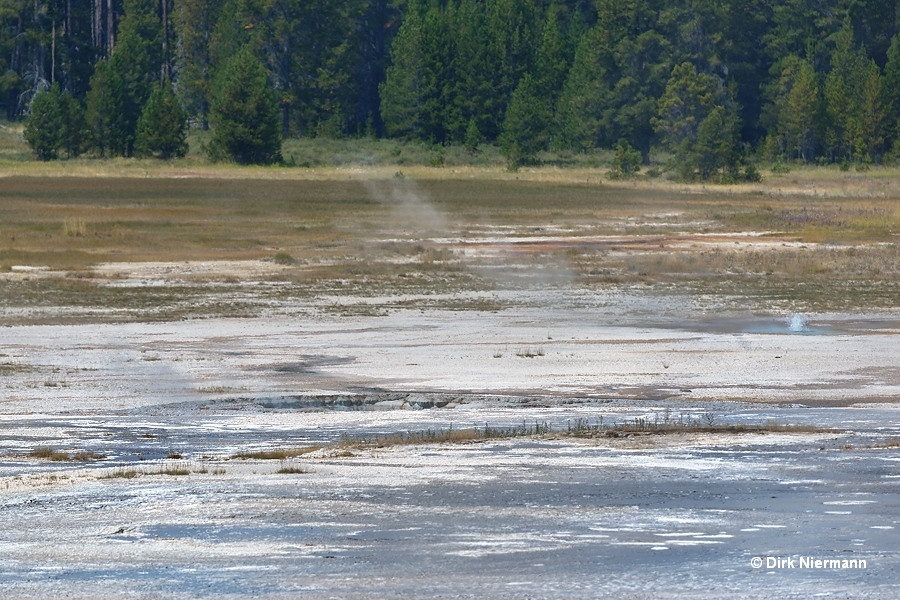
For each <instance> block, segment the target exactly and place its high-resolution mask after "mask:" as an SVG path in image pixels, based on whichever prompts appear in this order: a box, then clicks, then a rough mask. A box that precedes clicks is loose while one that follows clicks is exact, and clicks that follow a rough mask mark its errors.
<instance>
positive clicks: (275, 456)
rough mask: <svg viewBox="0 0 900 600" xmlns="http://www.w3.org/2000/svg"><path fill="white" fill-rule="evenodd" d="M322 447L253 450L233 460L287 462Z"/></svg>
mask: <svg viewBox="0 0 900 600" xmlns="http://www.w3.org/2000/svg"><path fill="white" fill-rule="evenodd" d="M320 449H321V446H303V447H301V448H276V449H274V450H253V451H246V452H238V453H237V454H235V455H234V456H232V458H239V459H243V460H281V461H283V460H287V459H289V458H296V457H298V456H303V455H304V454H309V453H310V452H315V451H316V450H320Z"/></svg>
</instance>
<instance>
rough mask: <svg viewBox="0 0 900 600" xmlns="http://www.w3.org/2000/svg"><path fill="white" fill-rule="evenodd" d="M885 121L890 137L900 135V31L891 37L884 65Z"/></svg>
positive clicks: (894, 137)
mask: <svg viewBox="0 0 900 600" xmlns="http://www.w3.org/2000/svg"><path fill="white" fill-rule="evenodd" d="M883 83H884V87H883V89H884V122H885V125H886V127H885V128H886V130H887V132H888V137H890V138H891V139H894V140H896V139H897V137H898V135H900V33H898V34H897V35H895V36H894V37H893V39H891V46H890V48H888V52H887V64H885V65H884V82H883Z"/></svg>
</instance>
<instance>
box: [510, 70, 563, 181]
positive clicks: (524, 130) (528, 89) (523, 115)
mask: <svg viewBox="0 0 900 600" xmlns="http://www.w3.org/2000/svg"><path fill="white" fill-rule="evenodd" d="M549 122H550V109H549V106H548V103H547V99H546V98H544V97H542V96H541V95H540V88H539V86H538V85H537V83H536V82H535V81H534V79H533V78H532V77H531V75H530V74H528V75H525V77H523V78H522V81H521V82H520V83H519V87H517V88H516V91H515V92H513V97H512V100H511V101H510V103H509V108H508V109H507V110H506V119H505V120H504V121H503V133H502V134H501V135H500V139H499V142H500V148H501V150H502V151H503V154H504V156H506V158H507V160H508V161H509V165H510V167H511V168H513V169H516V168H518V167H520V166H521V165H523V164H527V163H529V162H532V161H534V159H535V156H536V155H537V153H538V152H540V151H541V150H543V149H544V148H546V146H547V142H548V136H547V126H548V124H549Z"/></svg>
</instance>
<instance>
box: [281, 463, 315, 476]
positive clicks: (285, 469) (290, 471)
mask: <svg viewBox="0 0 900 600" xmlns="http://www.w3.org/2000/svg"><path fill="white" fill-rule="evenodd" d="M275 472H276V473H280V474H282V475H303V474H307V473H312V470H311V469H308V468H306V467H303V466H300V465H297V464H290V463H281V467H280V468H279V469H278V470H277V471H275Z"/></svg>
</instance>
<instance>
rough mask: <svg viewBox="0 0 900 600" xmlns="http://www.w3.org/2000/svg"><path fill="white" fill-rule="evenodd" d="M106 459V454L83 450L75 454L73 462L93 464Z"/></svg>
mask: <svg viewBox="0 0 900 600" xmlns="http://www.w3.org/2000/svg"><path fill="white" fill-rule="evenodd" d="M104 458H106V455H105V454H99V453H97V452H91V451H89V450H82V451H80V452H76V453H75V454H73V455H72V458H71V460H73V461H76V462H93V461H95V460H103V459H104Z"/></svg>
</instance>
